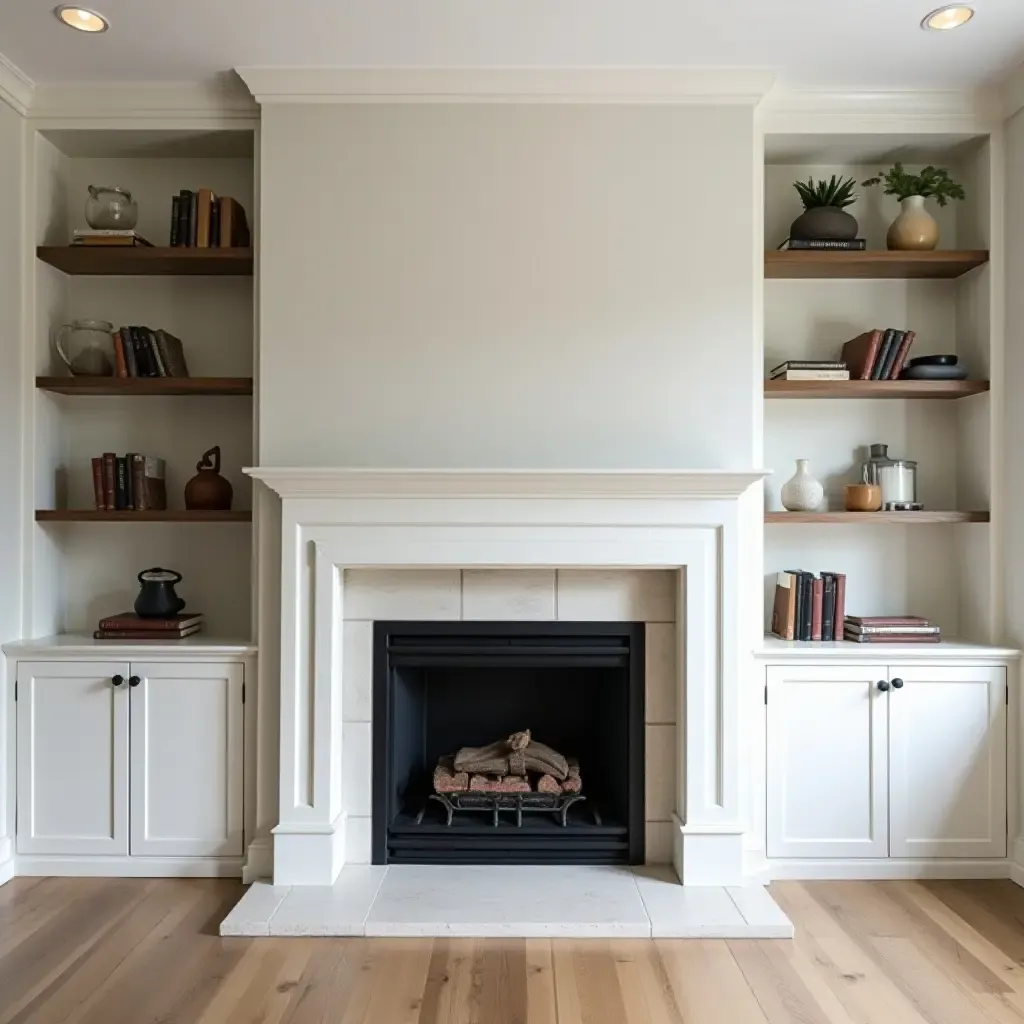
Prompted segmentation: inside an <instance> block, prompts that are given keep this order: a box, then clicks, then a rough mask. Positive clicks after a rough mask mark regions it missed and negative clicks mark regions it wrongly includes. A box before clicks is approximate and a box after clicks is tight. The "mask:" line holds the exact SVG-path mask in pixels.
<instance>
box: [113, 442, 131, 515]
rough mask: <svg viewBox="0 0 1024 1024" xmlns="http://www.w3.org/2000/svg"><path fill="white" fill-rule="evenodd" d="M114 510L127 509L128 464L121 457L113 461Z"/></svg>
mask: <svg viewBox="0 0 1024 1024" xmlns="http://www.w3.org/2000/svg"><path fill="white" fill-rule="evenodd" d="M114 467H115V468H114V508H116V509H122V510H123V509H126V508H127V507H128V463H127V459H125V457H124V456H123V455H118V457H117V458H116V460H115V461H114Z"/></svg>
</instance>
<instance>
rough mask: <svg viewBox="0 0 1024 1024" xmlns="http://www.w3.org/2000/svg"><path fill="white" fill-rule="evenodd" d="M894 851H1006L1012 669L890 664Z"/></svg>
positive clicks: (909, 854)
mask: <svg viewBox="0 0 1024 1024" xmlns="http://www.w3.org/2000/svg"><path fill="white" fill-rule="evenodd" d="M889 672H890V676H891V678H894V679H902V680H903V686H902V687H898V688H896V687H894V688H893V689H892V690H890V691H889V744H890V754H889V807H890V853H891V855H892V856H893V857H1005V856H1006V670H1005V669H1002V668H970V667H968V668H930V667H928V666H925V665H917V666H911V665H899V664H896V665H891V666H890V667H889Z"/></svg>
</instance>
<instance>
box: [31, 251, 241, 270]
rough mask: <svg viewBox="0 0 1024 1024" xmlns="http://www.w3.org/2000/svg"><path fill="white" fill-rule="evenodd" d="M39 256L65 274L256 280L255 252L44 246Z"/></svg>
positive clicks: (38, 252)
mask: <svg viewBox="0 0 1024 1024" xmlns="http://www.w3.org/2000/svg"><path fill="white" fill-rule="evenodd" d="M36 256H38V257H39V259H41V260H42V261H43V262H44V263H49V264H50V266H51V267H56V268H57V269H58V270H61V271H63V272H64V273H65V274H84V275H89V276H99V275H108V274H118V275H125V276H129V275H130V276H144V277H154V276H159V277H180V276H182V275H188V276H194V275H197V274H201V275H203V276H205V277H210V276H221V277H252V267H253V251H252V249H179V248H174V249H171V248H167V247H158V246H147V245H135V246H116V245H107V246H87V245H40V246H38V247H37V249H36Z"/></svg>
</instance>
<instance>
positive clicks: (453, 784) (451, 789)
mask: <svg viewBox="0 0 1024 1024" xmlns="http://www.w3.org/2000/svg"><path fill="white" fill-rule="evenodd" d="M468 789H469V775H467V774H466V772H457V771H455V760H454V758H451V757H442V758H440V759H439V760H438V762H437V767H436V768H435V769H434V792H435V793H465V792H466V791H467V790H468Z"/></svg>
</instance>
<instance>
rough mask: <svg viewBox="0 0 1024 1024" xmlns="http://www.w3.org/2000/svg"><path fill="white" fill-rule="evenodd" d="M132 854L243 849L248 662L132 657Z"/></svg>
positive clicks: (224, 853)
mask: <svg viewBox="0 0 1024 1024" xmlns="http://www.w3.org/2000/svg"><path fill="white" fill-rule="evenodd" d="M131 669H132V676H131V679H130V683H131V684H132V685H131V762H132V798H131V807H132V818H131V821H132V825H131V852H132V854H133V856H138V855H143V856H145V855H149V856H167V857H231V856H239V855H241V853H242V666H241V665H228V664H188V663H184V664H183V663H178V664H170V663H164V664H161V663H153V664H148V663H147V664H141V663H139V662H133V663H132V666H131Z"/></svg>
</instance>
